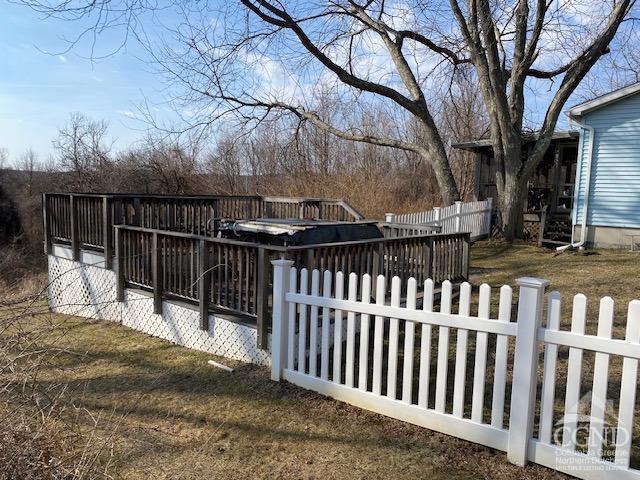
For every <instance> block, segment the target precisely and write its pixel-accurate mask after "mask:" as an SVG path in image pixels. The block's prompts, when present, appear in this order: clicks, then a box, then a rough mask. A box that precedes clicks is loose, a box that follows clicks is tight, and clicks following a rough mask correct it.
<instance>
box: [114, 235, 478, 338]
mask: <svg viewBox="0 0 640 480" xmlns="http://www.w3.org/2000/svg"><path fill="white" fill-rule="evenodd" d="M116 231H117V233H116V267H117V268H116V272H117V277H118V298H119V300H122V299H123V298H124V297H123V295H124V288H125V287H127V286H129V287H138V288H142V289H146V290H150V291H153V294H154V299H155V303H154V304H155V307H156V313H160V312H161V308H162V298H163V297H166V298H173V299H180V300H184V301H187V302H191V303H197V304H199V305H200V311H201V327H202V328H203V329H206V328H208V325H207V317H208V312H209V311H210V309H213V311H218V312H223V313H224V312H227V313H233V314H240V315H242V316H244V317H248V318H251V319H253V321H255V322H256V326H257V328H258V342H259V344H260V346H261V347H262V348H266V339H267V337H266V334H267V331H268V329H269V328H270V322H269V319H270V318H271V298H270V295H271V285H272V278H271V268H270V261H271V260H273V259H276V258H290V259H292V260H294V264H295V265H296V266H297V267H298V268H308V269H313V268H321V269H328V270H331V271H333V272H338V271H353V272H362V273H363V274H364V273H368V272H374V273H375V274H376V275H378V274H381V275H384V276H385V277H386V278H387V279H389V280H390V279H391V278H392V277H394V276H399V277H400V278H409V277H414V278H416V279H422V280H425V279H427V278H432V279H434V281H436V282H442V281H443V280H445V279H448V280H452V281H454V282H457V281H463V280H465V279H466V278H467V277H468V268H469V263H468V256H469V235H468V234H447V235H423V236H415V237H396V238H380V239H372V240H359V241H353V242H341V243H328V244H318V245H306V246H296V247H281V246H272V245H261V244H257V243H250V242H241V241H236V240H229V239H224V238H212V237H205V236H198V235H192V234H188V233H181V232H169V231H162V230H157V229H147V228H143V227H134V226H127V225H121V226H117V227H116ZM373 293H374V294H375V293H376V292H375V291H374V292H373ZM385 293H386V292H385Z"/></svg>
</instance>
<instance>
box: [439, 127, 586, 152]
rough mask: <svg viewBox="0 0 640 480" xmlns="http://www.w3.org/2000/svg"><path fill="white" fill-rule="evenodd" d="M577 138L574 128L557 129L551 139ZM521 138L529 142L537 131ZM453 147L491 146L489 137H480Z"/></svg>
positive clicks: (479, 147) (533, 139)
mask: <svg viewBox="0 0 640 480" xmlns="http://www.w3.org/2000/svg"><path fill="white" fill-rule="evenodd" d="M574 138H578V132H577V131H575V130H566V131H557V132H553V136H552V137H551V140H567V139H574ZM522 139H523V141H524V143H531V142H534V141H536V140H537V139H538V134H537V133H529V134H523V135H522ZM451 146H452V147H453V148H459V149H461V150H478V149H481V148H491V139H489V138H480V139H478V140H469V141H465V142H459V143H453V144H451Z"/></svg>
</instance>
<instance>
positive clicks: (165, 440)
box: [0, 243, 640, 479]
mask: <svg viewBox="0 0 640 480" xmlns="http://www.w3.org/2000/svg"><path fill="white" fill-rule="evenodd" d="M472 269H473V271H474V274H475V275H474V284H476V285H477V284H479V283H481V282H483V281H486V282H488V283H490V284H491V285H492V286H496V287H498V286H500V285H502V284H504V283H509V284H513V283H514V282H513V281H514V279H515V278H516V277H518V276H523V275H527V276H542V277H545V278H548V279H549V280H551V282H552V288H555V289H558V290H560V291H561V292H562V293H563V294H565V295H573V294H575V293H578V292H582V293H585V294H587V295H588V296H589V299H590V305H591V304H594V305H595V303H593V302H596V301H597V300H596V299H597V298H599V297H600V296H603V295H606V294H611V295H613V296H614V298H616V299H617V300H618V299H619V300H620V302H619V303H618V307H619V308H620V309H622V310H625V309H626V306H624V308H622V303H623V302H624V303H626V302H627V301H628V300H630V299H631V298H632V297H634V296H639V295H638V294H639V293H640V292H638V286H639V285H638V280H637V279H638V274H640V265H639V262H638V261H637V257H636V256H635V255H634V254H630V253H624V252H606V251H601V252H596V254H593V255H588V256H585V255H577V254H563V255H560V256H557V257H553V256H552V254H551V253H550V252H549V251H545V250H542V249H538V248H535V247H528V246H505V245H502V244H494V243H483V244H479V245H477V246H475V247H474V248H473V253H472ZM20 308H23V307H22V306H19V307H12V309H9V308H5V309H4V310H3V311H2V312H1V313H2V314H3V315H5V316H7V315H8V314H10V312H11V311H13V312H15V311H16V309H20ZM26 315H27V316H28V317H29V325H30V328H34V329H35V328H38V327H39V326H41V325H43V324H48V322H51V323H52V324H53V326H55V327H56V328H55V329H53V330H52V331H55V332H56V333H55V334H53V333H52V334H51V335H50V337H47V336H44V337H43V338H41V339H40V341H39V342H40V344H41V345H42V346H44V345H47V344H52V343H56V344H57V346H58V347H60V346H62V345H63V346H64V348H65V351H63V352H59V353H58V354H57V356H56V357H55V359H54V360H53V361H52V362H50V363H49V364H47V365H46V366H44V367H43V368H42V369H41V370H40V373H39V377H38V382H39V384H41V385H43V386H45V387H46V386H51V385H64V384H67V385H68V387H67V389H66V391H65V393H64V397H63V402H65V404H67V405H69V406H70V407H69V414H70V415H71V414H72V412H74V411H75V412H77V411H83V412H87V413H90V415H91V416H90V417H89V418H93V419H96V420H97V425H98V426H97V428H96V431H97V434H96V437H97V438H100V439H101V440H102V441H104V443H105V447H106V448H105V449H104V452H103V454H102V457H105V456H106V457H108V460H109V461H108V470H107V471H108V473H109V474H110V475H111V476H113V477H116V478H205V477H206V478H238V479H240V478H242V479H245V478H322V479H329V478H399V477H403V478H430V479H440V478H442V479H444V478H446V479H462V478H465V479H466V478H469V479H471V478H505V479H506V478H540V479H542V478H561V476H560V475H558V474H555V473H553V472H552V471H550V470H547V469H544V468H542V467H538V466H535V465H530V466H528V467H527V468H526V469H521V468H519V467H515V466H513V465H511V464H509V463H508V462H507V461H506V456H505V454H504V453H502V452H496V451H493V450H491V449H489V448H485V447H482V446H478V445H475V444H472V443H469V442H465V441H462V440H458V439H455V438H452V437H449V436H446V435H442V434H438V433H434V432H431V431H429V430H426V429H423V428H419V427H414V426H412V425H408V424H404V423H402V422H399V421H396V420H393V419H390V418H386V417H383V416H380V415H377V414H373V413H369V412H366V411H362V410H359V409H357V408H354V407H351V406H349V405H346V404H342V403H339V402H336V401H333V400H329V399H326V398H324V397H321V396H319V395H316V394H313V393H310V392H307V391H304V390H302V389H300V388H297V387H294V386H292V385H289V384H286V383H281V384H277V383H274V382H271V381H270V380H269V372H268V371H267V370H266V369H264V368H260V367H256V366H252V365H246V364H241V363H237V362H233V361H230V360H226V359H221V358H215V357H212V356H211V355H208V354H205V353H202V352H197V351H192V350H188V349H186V348H183V347H179V346H176V345H172V344H170V343H168V342H165V341H163V340H159V339H156V338H152V337H149V336H147V335H144V334H142V333H139V332H136V331H133V330H130V329H128V328H126V327H123V326H121V325H118V324H112V323H106V322H96V321H91V320H86V319H80V318H75V317H67V316H63V315H49V314H48V313H46V312H45V305H43V304H37V305H34V306H33V307H31V310H30V311H29V312H28V313H27V314H26ZM60 332H63V334H62V335H61V334H60ZM211 358H214V359H215V360H217V361H219V362H222V363H225V364H227V365H229V366H232V367H234V368H235V371H234V372H232V373H230V372H226V371H224V370H220V369H216V368H213V367H211V366H209V365H207V360H209V359H211ZM1 395H2V394H0V396H1ZM71 406H73V408H71ZM76 415H77V413H76ZM81 418H84V419H86V418H87V416H86V415H85V416H82V417H81ZM82 422H84V423H85V424H86V425H84V427H83V428H87V429H89V428H92V424H93V423H92V422H88V421H86V420H82ZM1 476H2V475H1V474H0V477H1Z"/></svg>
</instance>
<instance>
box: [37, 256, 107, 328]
mask: <svg viewBox="0 0 640 480" xmlns="http://www.w3.org/2000/svg"><path fill="white" fill-rule="evenodd" d="M115 285H116V283H115V275H114V273H113V272H112V271H111V270H105V269H104V268H100V267H95V266H91V265H85V264H82V263H80V262H74V261H72V260H67V259H65V258H60V257H54V256H52V255H50V256H49V302H50V305H51V310H52V311H54V312H59V313H65V314H67V315H77V316H80V317H89V318H94V319H96V320H112V321H120V306H119V305H118V302H116V301H115V299H116V288H115Z"/></svg>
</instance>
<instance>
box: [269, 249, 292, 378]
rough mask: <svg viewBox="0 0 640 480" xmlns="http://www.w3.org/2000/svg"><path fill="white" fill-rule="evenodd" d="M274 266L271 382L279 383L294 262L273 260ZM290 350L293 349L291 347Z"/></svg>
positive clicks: (283, 362) (282, 366) (285, 345)
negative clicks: (287, 301)
mask: <svg viewBox="0 0 640 480" xmlns="http://www.w3.org/2000/svg"><path fill="white" fill-rule="evenodd" d="M271 264H272V265H273V316H272V319H273V320H272V329H271V380H274V381H276V382H277V381H279V380H280V379H281V378H282V370H283V369H284V366H285V361H286V358H287V327H288V324H289V318H288V316H289V309H288V308H287V305H286V300H285V295H286V294H287V290H288V288H289V275H290V273H291V267H292V266H293V261H291V260H284V259H279V260H272V261H271ZM289 348H293V345H290V346H289Z"/></svg>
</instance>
